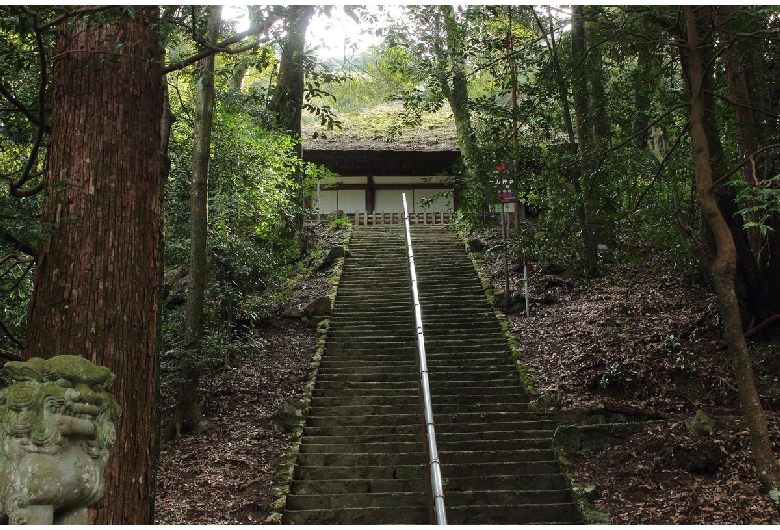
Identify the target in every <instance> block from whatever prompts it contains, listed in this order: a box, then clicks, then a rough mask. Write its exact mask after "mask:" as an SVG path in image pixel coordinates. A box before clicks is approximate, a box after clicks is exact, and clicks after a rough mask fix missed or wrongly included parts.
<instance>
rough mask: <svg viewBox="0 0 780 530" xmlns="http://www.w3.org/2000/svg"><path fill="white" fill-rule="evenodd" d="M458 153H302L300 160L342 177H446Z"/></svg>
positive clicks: (363, 151) (366, 151)
mask: <svg viewBox="0 0 780 530" xmlns="http://www.w3.org/2000/svg"><path fill="white" fill-rule="evenodd" d="M458 158H460V151H456V150H446V151H411V150H410V151H401V150H399V151H393V150H387V151H384V150H372V149H346V150H338V149H305V148H304V150H303V160H304V161H306V162H313V163H315V164H319V165H322V166H325V167H327V168H328V169H329V170H331V171H333V172H334V173H338V174H339V175H341V176H342V177H350V176H381V175H388V176H433V175H439V174H449V173H451V172H452V167H453V166H454V164H455V161H456V160H458Z"/></svg>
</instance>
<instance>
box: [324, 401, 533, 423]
mask: <svg viewBox="0 0 780 530" xmlns="http://www.w3.org/2000/svg"><path fill="white" fill-rule="evenodd" d="M527 410H528V405H527V404H525V403H474V404H468V405H467V404H459V403H456V404H447V403H442V402H441V401H439V400H436V402H434V404H433V412H434V415H436V416H438V415H440V414H441V415H451V414H452V415H457V414H483V415H484V414H487V413H500V414H509V413H515V414H525V413H526V412H527ZM309 414H310V415H312V416H329V415H332V416H344V415H354V416H372V415H386V414H410V415H414V414H419V415H420V421H422V406H421V405H420V404H419V403H392V404H351V405H334V404H333V403H330V402H326V403H323V404H319V403H318V404H317V405H313V406H312V407H311V408H310V409H309ZM531 414H533V413H531ZM531 417H533V416H531Z"/></svg>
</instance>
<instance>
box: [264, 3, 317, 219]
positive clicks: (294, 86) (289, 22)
mask: <svg viewBox="0 0 780 530" xmlns="http://www.w3.org/2000/svg"><path fill="white" fill-rule="evenodd" d="M315 9H316V6H307V5H289V6H286V8H285V10H284V13H283V15H282V17H283V20H284V36H283V38H282V41H281V50H282V55H281V59H280V61H279V78H278V80H277V82H276V86H275V87H274V89H273V93H272V94H271V101H270V102H269V109H270V110H271V112H273V113H274V115H275V116H276V122H277V126H278V127H279V129H280V130H282V131H284V132H286V133H288V134H290V135H291V136H292V137H293V138H295V139H299V138H300V136H301V113H302V109H303V96H304V89H305V87H304V79H305V76H306V71H307V69H308V68H309V65H308V64H307V57H306V53H305V52H306V29H307V28H308V27H309V22H310V21H311V17H312V16H313V15H314V13H315ZM295 152H296V154H297V156H298V158H299V159H301V160H302V159H303V146H302V144H301V143H300V140H296V144H295ZM296 185H297V189H296V190H295V192H294V196H295V199H296V200H295V202H296V204H297V205H298V206H299V207H303V171H301V170H298V171H297V173H296ZM294 224H295V226H294V227H293V228H294V230H295V231H296V232H299V231H300V230H301V228H302V226H303V217H302V214H301V213H299V214H297V215H296V219H295V223H294Z"/></svg>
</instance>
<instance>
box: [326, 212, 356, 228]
mask: <svg viewBox="0 0 780 530" xmlns="http://www.w3.org/2000/svg"><path fill="white" fill-rule="evenodd" d="M351 222H352V221H350V220H349V217H347V216H346V215H344V216H342V217H336V218H335V219H333V220H331V222H330V226H332V227H333V228H335V229H337V230H341V229H342V228H344V227H346V226H349V224H350V223H351Z"/></svg>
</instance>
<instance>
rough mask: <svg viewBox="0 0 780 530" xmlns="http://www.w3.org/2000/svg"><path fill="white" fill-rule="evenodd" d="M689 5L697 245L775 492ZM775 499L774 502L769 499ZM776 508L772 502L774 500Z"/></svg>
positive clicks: (756, 452) (766, 480)
mask: <svg viewBox="0 0 780 530" xmlns="http://www.w3.org/2000/svg"><path fill="white" fill-rule="evenodd" d="M697 9H701V8H696V7H694V6H683V13H684V17H685V27H686V34H687V45H688V47H687V52H688V61H687V63H688V70H689V71H688V72H687V74H688V79H689V88H690V91H691V110H690V137H691V143H692V148H693V154H694V162H695V171H696V184H697V200H698V202H699V206H700V208H701V212H702V217H703V219H704V222H705V223H706V225H707V226H708V227H709V229H710V231H711V234H712V240H713V246H711V247H709V246H705V244H703V243H702V242H699V245H698V248H699V249H700V252H701V254H702V259H703V261H704V264H705V266H706V268H707V270H708V272H709V273H710V275H711V277H712V282H713V286H714V288H715V292H716V294H717V296H718V300H719V302H720V305H721V312H722V316H723V323H724V324H723V325H724V337H725V339H726V342H727V344H728V349H729V354H730V356H731V361H732V364H733V366H734V375H735V377H736V380H737V389H738V394H739V400H740V405H741V407H742V413H743V414H744V415H745V420H746V422H747V425H748V430H749V431H750V438H751V443H752V448H753V460H754V463H755V466H756V472H757V475H758V479H759V481H760V482H761V484H762V485H763V486H764V487H765V488H766V490H767V491H769V492H772V491H774V492H775V498H776V495H777V490H778V489H780V467H779V466H778V463H777V460H776V459H775V456H774V454H773V453H772V443H771V440H770V438H769V431H768V429H767V421H766V415H765V414H764V410H763V409H762V407H761V399H760V396H759V394H758V390H757V387H756V383H755V380H754V377H753V359H752V356H751V354H750V351H749V349H748V346H747V342H746V341H745V335H744V333H743V328H742V318H741V315H740V308H739V301H738V299H737V293H736V289H735V284H736V273H737V249H736V245H735V243H734V238H733V236H732V233H731V229H730V228H729V225H728V223H727V222H726V219H725V218H724V216H723V214H722V212H721V210H720V208H719V207H718V200H717V197H716V190H715V185H714V178H713V171H712V165H711V163H710V157H711V155H710V146H709V141H708V138H707V132H706V128H705V121H706V116H707V108H706V103H705V101H706V99H705V79H706V74H705V61H704V57H703V54H702V45H701V41H700V37H699V28H700V19H699V18H698V13H697ZM773 500H774V499H773ZM775 503H777V500H775Z"/></svg>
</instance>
